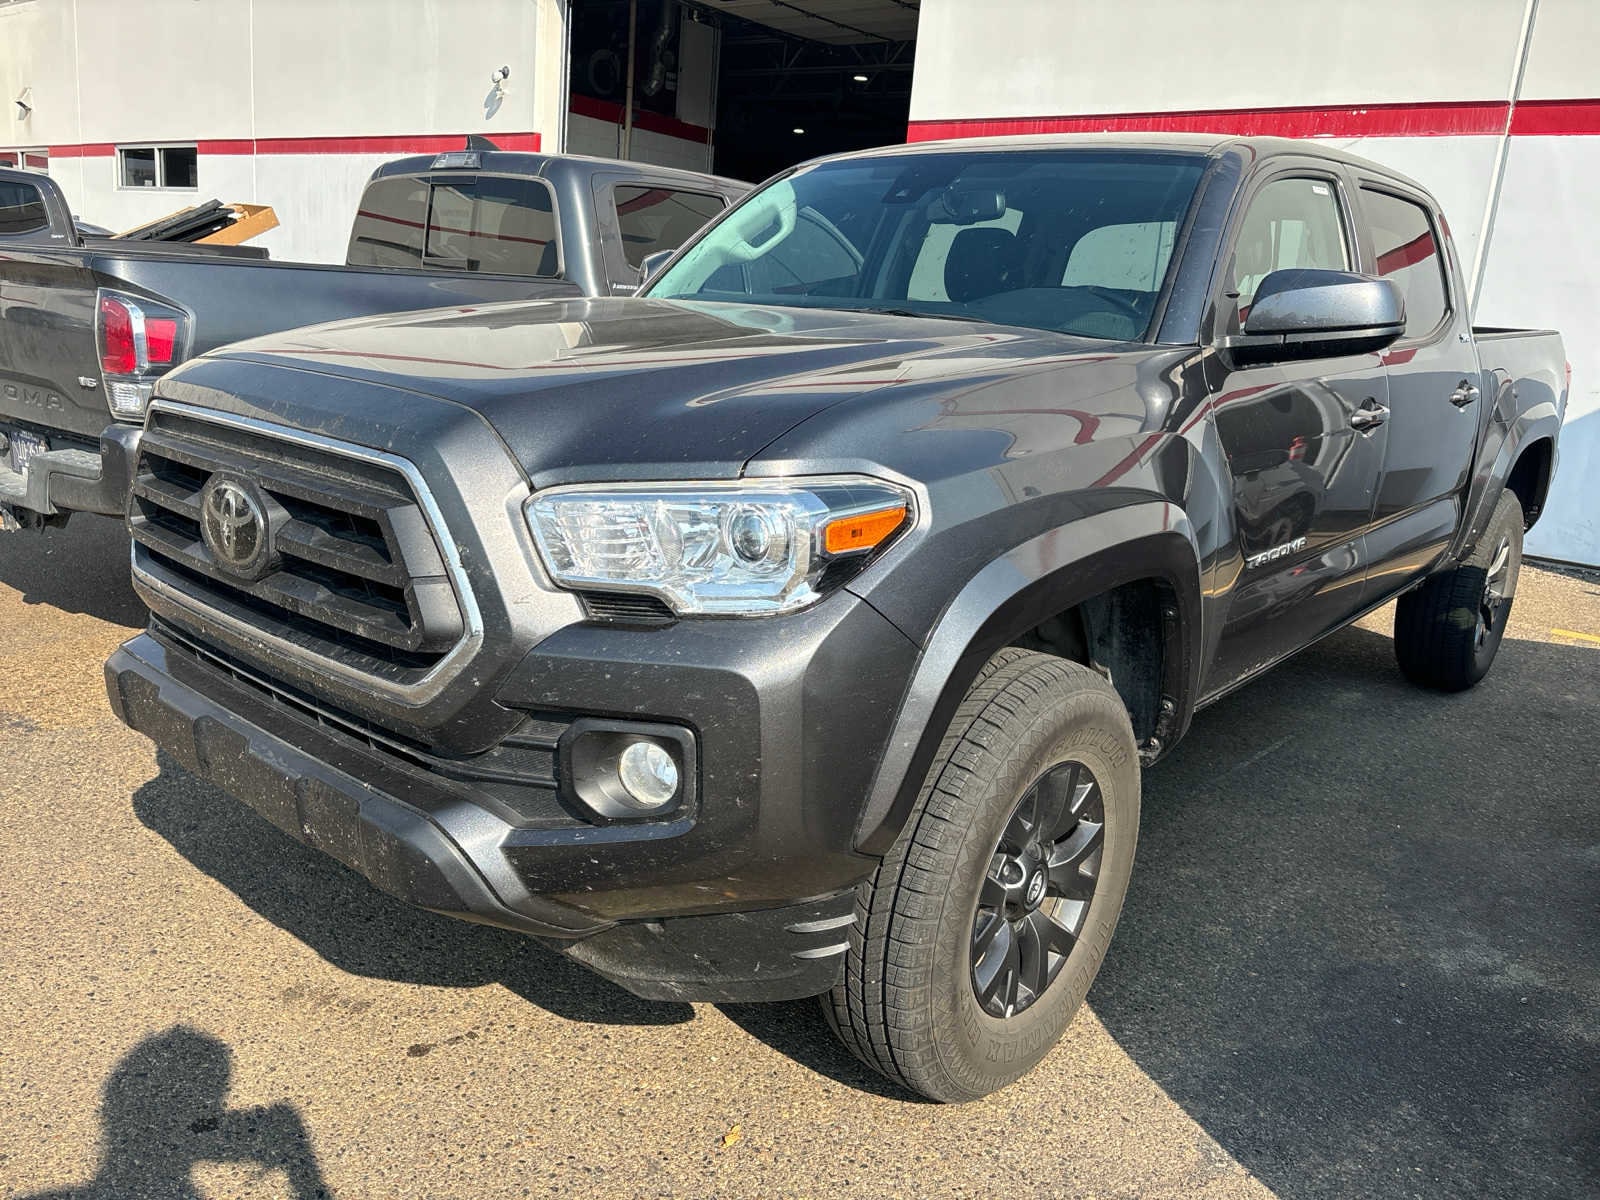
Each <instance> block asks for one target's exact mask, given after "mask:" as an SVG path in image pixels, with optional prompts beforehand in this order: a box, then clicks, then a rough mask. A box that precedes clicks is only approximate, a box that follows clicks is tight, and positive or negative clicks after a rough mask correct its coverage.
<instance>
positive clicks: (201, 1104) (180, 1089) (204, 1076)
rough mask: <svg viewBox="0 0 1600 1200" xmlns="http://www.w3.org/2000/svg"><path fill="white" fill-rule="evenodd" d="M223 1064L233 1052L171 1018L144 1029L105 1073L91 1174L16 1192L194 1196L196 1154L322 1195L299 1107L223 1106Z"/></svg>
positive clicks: (99, 1197)
mask: <svg viewBox="0 0 1600 1200" xmlns="http://www.w3.org/2000/svg"><path fill="white" fill-rule="evenodd" d="M232 1073H233V1052H232V1051H231V1050H229V1048H228V1046H227V1045H226V1044H225V1043H224V1042H222V1041H219V1040H218V1039H217V1038H214V1037H212V1036H210V1035H209V1034H205V1033H201V1032H199V1031H198V1030H195V1029H190V1028H188V1027H186V1026H181V1025H180V1026H175V1027H173V1028H172V1029H169V1030H167V1031H166V1032H164V1033H159V1034H156V1035H154V1036H153V1037H149V1038H146V1039H145V1040H144V1041H142V1042H140V1043H139V1044H138V1045H137V1046H135V1047H134V1048H133V1049H132V1050H130V1051H129V1052H128V1053H127V1054H126V1055H125V1056H124V1057H123V1059H122V1061H121V1062H119V1063H118V1064H117V1065H116V1068H115V1069H114V1070H113V1071H112V1072H111V1075H110V1077H109V1078H108V1079H107V1080H106V1086H105V1093H104V1098H103V1101H102V1104H101V1109H100V1120H101V1124H102V1127H103V1128H102V1134H101V1142H100V1164H99V1168H98V1170H97V1171H96V1172H95V1175H94V1178H93V1179H90V1180H89V1181H88V1182H87V1183H84V1184H81V1185H79V1186H76V1187H69V1188H66V1189H63V1190H59V1191H50V1192H41V1193H36V1194H35V1195H32V1196H29V1197H25V1198H24V1200H131V1198H133V1197H139V1200H190V1198H191V1197H193V1198H194V1200H201V1197H203V1195H204V1193H203V1192H202V1191H201V1190H200V1188H199V1186H198V1184H197V1183H196V1182H195V1180H194V1177H193V1172H194V1168H195V1167H196V1166H197V1165H199V1164H202V1163H240V1164H254V1165H256V1166H257V1167H258V1168H259V1169H260V1173H261V1176H263V1177H265V1176H266V1175H268V1174H270V1173H273V1172H282V1175H283V1177H284V1178H285V1179H286V1180H287V1183H288V1194H289V1195H290V1196H292V1197H294V1200H324V1198H326V1197H329V1196H331V1195H332V1193H331V1192H330V1191H329V1190H328V1185H327V1183H326V1182H325V1181H324V1180H323V1178H322V1170H321V1168H320V1167H319V1166H318V1164H317V1156H316V1152H315V1150H313V1148H312V1145H311V1138H310V1136H309V1135H308V1134H307V1132H306V1127H305V1122H304V1121H302V1120H301V1118H300V1113H299V1111H298V1110H297V1109H296V1108H295V1107H294V1106H293V1105H292V1104H283V1103H280V1104H269V1105H260V1106H256V1107H253V1108H228V1107H227V1106H226V1101H227V1094H228V1082H229V1078H230V1077H231V1075H232Z"/></svg>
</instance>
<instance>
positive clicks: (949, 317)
mask: <svg viewBox="0 0 1600 1200" xmlns="http://www.w3.org/2000/svg"><path fill="white" fill-rule="evenodd" d="M841 307H842V308H843V311H844V312H859V313H880V314H882V315H883V316H885V317H926V318H928V319H929V320H930V321H967V322H970V323H972V324H974V325H992V324H994V322H993V321H991V320H989V318H988V317H973V316H968V315H967V314H966V313H942V312H924V311H923V310H922V309H917V308H867V307H856V306H850V307H843V306H841Z"/></svg>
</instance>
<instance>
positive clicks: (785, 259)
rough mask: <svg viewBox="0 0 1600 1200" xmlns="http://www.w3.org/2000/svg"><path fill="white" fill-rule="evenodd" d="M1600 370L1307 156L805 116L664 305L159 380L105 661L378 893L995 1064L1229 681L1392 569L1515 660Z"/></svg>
mask: <svg viewBox="0 0 1600 1200" xmlns="http://www.w3.org/2000/svg"><path fill="white" fill-rule="evenodd" d="M1567 389H1568V379H1567V372H1566V365H1565V361H1564V356H1563V350H1562V345H1561V340H1560V338H1559V337H1558V335H1556V334H1554V333H1549V332H1532V331H1512V330H1497V331H1479V332H1478V333H1477V334H1474V331H1473V330H1472V328H1471V325H1470V319H1469V315H1468V307H1467V300H1466V296H1465V293H1464V291H1463V288H1462V281H1461V275H1460V269H1459V266H1458V264H1457V261H1456V257H1455V253H1454V250H1453V248H1452V245H1451V241H1450V238H1449V234H1448V228H1447V226H1446V225H1445V223H1444V219H1443V217H1442V216H1441V214H1440V213H1439V210H1438V207H1437V205H1436V204H1435V202H1434V200H1433V199H1432V198H1431V197H1430V196H1429V195H1428V193H1427V192H1426V191H1424V190H1423V189H1422V188H1420V187H1418V186H1417V185H1416V184H1414V183H1412V182H1411V181H1409V180H1407V179H1404V178H1402V177H1400V176H1398V175H1396V174H1394V173H1392V172H1390V171H1388V170H1385V169H1383V168H1380V167H1377V166H1374V165H1372V164H1370V163H1367V162H1364V161H1362V160H1360V159H1357V158H1354V157H1351V156H1348V155H1345V154H1343V153H1341V152H1339V151H1336V150H1332V149H1329V148H1326V147H1325V146H1323V145H1320V144H1306V143H1296V142H1292V141H1276V140H1270V139H1242V140H1241V139H1232V138H1222V137H1209V138H1208V137H1202V136H1199V135H1190V136H1170V137H1167V136H1162V137H1152V138H1145V139H1139V138H1131V137H1107V138H1100V139H1093V138H1091V139H1071V138H1067V139H1062V138H1037V139H1018V140H998V141H973V142H961V143H948V144H924V145H918V146H914V147H897V148H893V149H885V150H881V151H875V152H869V153H863V154H856V155H846V156H841V157H838V158H831V159H825V160H821V161H818V162H816V163H813V164H809V165H806V166H803V167H800V168H798V169H796V170H794V171H792V172H790V173H788V174H786V175H784V176H782V177H779V178H777V179H775V180H773V181H771V182H769V183H768V184H767V185H765V186H764V187H763V188H762V189H761V190H759V191H758V192H756V193H754V194H753V195H752V196H750V197H748V198H747V199H746V200H744V202H743V203H741V204H739V205H737V206H735V207H734V208H732V209H730V210H729V211H728V212H727V213H725V214H724V215H723V216H722V217H721V218H720V219H719V220H718V221H716V222H715V223H714V224H713V225H711V226H710V227H708V228H707V229H706V230H704V231H703V232H702V233H701V234H700V235H699V236H698V237H697V238H696V239H695V240H693V241H692V242H690V243H689V244H688V245H687V246H686V247H685V248H684V249H682V250H681V251H679V252H678V254H677V255H676V256H675V257H674V258H673V260H672V261H671V262H670V263H668V264H666V266H665V267H664V269H662V270H661V271H660V273H659V274H656V275H654V276H653V278H652V280H651V282H650V283H649V284H648V285H647V287H646V289H645V293H644V295H643V296H642V297H641V298H634V299H575V300H571V301H564V302H560V303H555V304H542V305H520V304H498V305H483V306H476V307H474V308H473V310H472V311H453V312H436V313H419V314H413V315H408V316H404V317H397V318H374V319H369V320H361V321H353V322H345V323H340V324H335V325H329V326H325V327H322V328H316V329H303V330H299V331H295V332H292V333H286V334H281V335H278V336H275V337H271V338H265V339H260V340H257V341H254V342H250V343H246V344H242V345H236V346H232V347H229V348H227V349H225V350H221V351H218V352H216V353H213V354H210V355H206V356H204V357H202V358H199V359H197V360H195V361H192V362H190V363H188V364H187V365H186V366H185V367H184V368H183V369H181V370H179V371H177V372H175V373H173V374H172V375H170V376H168V377H166V378H164V379H163V380H162V381H161V382H160V383H159V384H158V385H157V398H156V400H155V403H154V404H153V406H152V407H151V410H150V413H149V417H148V420H147V422H146V425H145V428H144V431H143V434H142V438H141V439H140V440H139V442H138V444H137V446H136V447H131V450H132V452H133V454H134V458H135V461H136V470H135V479H134V484H133V496H134V498H133V501H132V505H131V508H130V529H131V533H132V537H133V541H134V564H133V572H134V581H135V585H136V587H137V589H138V591H139V594H140V595H141V596H142V597H143V598H144V599H145V600H146V601H147V602H148V604H149V606H150V608H151V610H152V618H151V622H150V626H149V628H148V630H147V631H146V632H144V633H142V634H140V635H139V636H137V637H135V638H133V639H132V640H130V641H129V642H127V643H126V644H125V645H124V646H123V647H122V648H121V649H119V650H118V651H117V652H116V653H115V655H114V656H113V657H112V658H111V659H110V661H109V662H108V664H107V667H106V677H107V684H108V688H109V693H110V698H111V703H112V705H113V707H114V708H115V710H116V712H117V714H118V715H119V716H120V717H121V719H122V720H123V721H125V722H126V723H127V724H129V725H130V726H132V727H133V728H135V729H138V730H141V731H143V732H145V733H147V734H149V735H150V736H151V737H152V738H154V739H155V740H156V741H157V742H158V743H159V744H160V745H161V746H162V747H164V748H165V749H166V750H167V751H169V752H170V753H171V755H172V756H174V757H175V758H176V760H177V761H178V762H180V763H181V764H182V765H183V766H184V767H186V768H187V769H188V770H190V771H192V772H195V773H196V774H198V775H200V776H203V777H204V778H206V779H209V780H212V781H214V782H215V783H217V784H218V785H220V786H221V787H222V788H224V789H226V790H227V791H229V792H231V793H233V794H234V795H236V796H238V797H239V798H241V799H242V800H244V801H245V802H246V803H248V804H250V805H252V806H253V807H254V808H255V809H257V810H258V811H260V812H261V813H263V814H264V815H265V816H266V817H268V818H269V819H270V820H271V821H273V822H274V823H276V824H277V825H278V826H279V827H280V828H282V829H283V830H284V831H285V832H286V833H287V834H288V835H289V836H291V837H294V838H298V839H300V840H302V841H304V842H307V843H309V844H310V845H312V846H314V847H317V848H319V849H321V850H323V851H326V852H327V853H328V854H330V855H332V856H334V857H335V858H337V859H339V860H340V861H342V862H344V863H346V864H347V865H349V866H350V867H352V868H353V869H355V870H356V871H358V872H360V873H362V874H363V875H365V876H366V877H367V878H369V879H370V880H371V881H372V882H373V883H375V884H376V885H377V886H379V887H380V888H383V889H385V890H387V891H389V892H392V893H393V894H395V895H398V896H401V897H404V898H406V899H408V900H410V901H412V902H413V903H415V904H418V905H421V906H423V907H425V908H428V909H433V910H436V911H439V912H445V913H453V914H455V915H457V916H459V917H463V918H466V919H468V920H474V921H482V922H488V923H491V924H495V925H500V926H504V927H508V928H511V929H519V930H523V931H525V932H527V933H529V934H531V935H533V936H535V937H538V938H541V939H543V940H544V941H545V942H546V943H548V944H549V945H551V946H554V947H557V948H559V949H561V950H563V951H565V952H566V953H568V954H570V955H571V956H573V957H574V958H576V959H578V960H581V961H582V962H584V963H586V964H587V965H588V966H590V967H592V968H593V969H594V970H595V971H597V972H599V973H600V974H601V975H604V976H606V977H608V978H610V979H612V980H615V981H616V982H618V983H620V984H621V985H622V986H624V987H626V988H629V989H631V990H632V991H634V992H635V993H637V994H639V995H641V996H645V997H654V998H661V999H673V1000H716V1001H739V1000H777V999H786V998H795V997H802V996H808V995H813V994H818V995H821V996H822V997H823V1002H824V1006H825V1009H826V1011H827V1014H828V1017H829V1019H830V1021H832V1023H833V1025H834V1027H835V1029H836V1030H837V1031H838V1033H839V1035H840V1037H841V1038H842V1039H843V1040H844V1041H845V1043H846V1044H847V1045H848V1046H849V1047H850V1048H851V1049H852V1050H854V1051H855V1053H857V1054H858V1055H860V1056H861V1058H862V1059H863V1060H864V1061H865V1062H867V1063H868V1064H870V1065H871V1066H873V1067H874V1068H876V1069H877V1070H879V1071H881V1072H883V1073H884V1074H885V1075H886V1076H888V1077H890V1078H891V1079H894V1080H898V1081H899V1082H901V1083H902V1084H904V1085H905V1086H907V1087H909V1088H912V1089H915V1090H916V1091H918V1092H920V1093H922V1094H924V1095H926V1096H930V1097H933V1098H936V1099H940V1100H963V1099H969V1098H972V1097H976V1096H981V1095H983V1094H985V1093H987V1092H990V1091H992V1090H994V1089H995V1088H997V1087H1000V1086H1003V1085H1005V1084H1006V1083H1008V1082H1010V1081H1012V1080H1014V1079H1016V1078H1018V1077H1020V1076H1021V1075H1022V1074H1023V1073H1024V1072H1026V1071H1027V1070H1029V1069H1030V1068H1031V1067H1032V1066H1033V1065H1034V1064H1035V1063H1037V1062H1038V1061H1039V1059H1040V1058H1041V1057H1042V1056H1043V1055H1044V1054H1045V1052H1046V1051H1047V1050H1048V1049H1049V1047H1050V1046H1051V1045H1052V1044H1053V1043H1054V1042H1055V1041H1056V1039H1057V1038H1058V1037H1059V1036H1060V1034H1061V1032H1062V1030H1063V1029H1064V1028H1065V1026H1066V1024H1067V1022H1068V1020H1069V1019H1070V1018H1071V1016H1072V1013H1073V1012H1074V1011H1075V1009H1076V1008H1077V1007H1078V1005H1079V1003H1080V1002H1081V1001H1082V1000H1083V998H1084V995H1085V993H1086V992H1087V991H1088V988H1089V985H1090V983H1091V982H1092V981H1093V979H1094V977H1095V974H1096V971H1097V970H1098V968H1099V965H1100V963H1101V961H1102V959H1103V958H1104V956H1105V954H1106V952H1107V948H1108V945H1109V943H1110V940H1111V936H1112V930H1113V928H1114V927H1115V925H1116V922H1117V916H1118V913H1119V912H1120V910H1121V907H1122V902H1123V898H1124V895H1125V893H1126V891H1127V888H1128V886H1129V884H1130V881H1131V879H1132V877H1133V858H1134V844H1135V841H1136V839H1137V835H1138V829H1139V803H1140V777H1141V772H1142V771H1143V770H1144V769H1145V768H1147V767H1149V766H1151V765H1152V764H1154V763H1156V762H1157V761H1158V760H1160V759H1161V757H1162V756H1163V755H1164V754H1166V753H1167V752H1168V751H1169V750H1170V749H1171V748H1172V746H1173V744H1174V743H1175V742H1177V740H1178V739H1179V738H1181V737H1182V736H1183V735H1184V733H1185V731H1186V729H1187V728H1188V726H1189V724H1190V719H1191V717H1192V716H1193V714H1194V712H1195V711H1196V709H1198V708H1200V707H1201V706H1203V705H1206V704H1210V703H1211V702H1213V701H1215V700H1216V699H1218V698H1219V697H1221V696H1223V695H1225V694H1226V693H1228V692H1229V691H1231V690H1232V689H1234V688H1237V687H1239V686H1240V685H1242V684H1244V683H1246V682H1247V681H1249V680H1250V679H1252V678H1253V677H1254V676H1256V675H1257V674H1259V673H1260V672H1262V671H1265V670H1267V669H1268V668H1270V667H1271V666H1273V665H1274V664H1275V663H1277V662H1279V661H1281V660H1282V659H1284V658H1285V657H1286V656H1288V655H1291V654H1293V653H1295V652H1296V651H1298V650H1301V649H1303V648H1304V647H1306V646H1308V645H1310V644H1312V643H1314V642H1316V641H1317V640H1318V639H1320V638H1322V637H1323V636H1324V635H1326V634H1328V633H1330V632H1332V631H1334V630H1337V629H1339V628H1340V627H1342V626H1344V625H1347V624H1348V623H1350V622H1351V621H1354V620H1356V619H1357V618H1358V617H1360V616H1362V615H1363V614H1365V613H1368V612H1370V611H1372V610H1373V609H1375V608H1377V607H1379V606H1380V605H1384V604H1386V603H1388V602H1390V601H1392V600H1395V599H1396V598H1398V605H1397V606H1396V610H1395V611H1396V615H1395V629H1394V644H1395V652H1396V656H1397V660H1398V665H1399V669H1400V670H1401V671H1402V672H1403V673H1404V674H1405V675H1406V676H1407V677H1409V678H1410V679H1412V680H1414V681H1415V682H1417V683H1419V684H1421V685H1424V686H1427V687H1431V688H1439V689H1462V688H1466V687H1469V686H1471V685H1473V684H1474V683H1476V682H1477V681H1479V680H1480V679H1482V678H1483V676H1484V675H1485V673H1486V672H1488V670H1489V668H1490V665H1491V663H1492V661H1493V659H1494V657H1495V654H1496V652H1497V650H1498V648H1499V646H1500V642H1501V638H1502V636H1503V634H1504V631H1505V628H1506V620H1507V617H1508V614H1509V612H1510V609H1511V605H1512V601H1513V597H1514V596H1515V593H1516V586H1517V578H1518V570H1519V566H1520V560H1521V548H1522V535H1523V531H1524V530H1525V529H1526V528H1527V527H1528V526H1530V525H1531V524H1532V523H1533V522H1534V521H1536V520H1537V519H1538V517H1539V511H1540V507H1541V505H1542V504H1543V500H1544V496H1545V494H1546V490H1547V489H1548V487H1549V484H1550V478H1551V474H1552V472H1553V471H1554V469H1555V463H1556V440H1557V436H1558V432H1559V430H1560V426H1561V419H1562V415H1563V411H1564V408H1565V404H1566V395H1567ZM1307 786H1308V787H1313V786H1318V785H1317V784H1316V783H1315V782H1313V781H1309V780H1308V781H1307ZM1334 802H1335V800H1334V799H1333V798H1330V803H1334Z"/></svg>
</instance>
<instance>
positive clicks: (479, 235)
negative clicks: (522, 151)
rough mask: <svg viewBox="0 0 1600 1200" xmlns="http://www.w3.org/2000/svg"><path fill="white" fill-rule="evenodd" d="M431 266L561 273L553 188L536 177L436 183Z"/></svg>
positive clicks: (429, 252)
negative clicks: (552, 199)
mask: <svg viewBox="0 0 1600 1200" xmlns="http://www.w3.org/2000/svg"><path fill="white" fill-rule="evenodd" d="M423 265H425V266H450V267H455V268H465V269H466V270H468V271H485V272H489V273H491V274H498V275H539V276H545V277H550V276H554V275H556V274H557V273H558V272H559V270H560V267H559V264H558V262H557V258H556V227H555V212H554V207H553V206H552V204H551V203H550V190H549V189H548V188H547V187H545V185H544V184H543V183H540V182H539V181H538V180H534V179H510V178H495V177H491V176H484V177H480V178H477V179H466V180H463V181H461V182H460V183H455V182H436V183H435V184H434V185H433V197H432V209H431V211H430V213H429V216H428V238H427V247H426V252H425V255H424V259H423Z"/></svg>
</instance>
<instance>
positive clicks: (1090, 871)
mask: <svg viewBox="0 0 1600 1200" xmlns="http://www.w3.org/2000/svg"><path fill="white" fill-rule="evenodd" d="M1104 847H1105V798H1104V797H1103V796H1102V795H1101V792H1100V784H1099V782H1098V781H1097V780H1096V779H1095V777H1094V772H1093V771H1091V770H1090V769H1089V768H1088V767H1087V766H1085V765H1084V764H1083V763H1080V762H1063V763H1058V764H1056V765H1055V766H1053V767H1051V768H1050V769H1049V770H1047V771H1046V772H1045V773H1044V774H1043V775H1041V776H1040V777H1039V778H1038V779H1036V780H1034V782H1033V784H1032V786H1030V787H1029V788H1028V790H1027V791H1026V792H1024V793H1023V795H1022V798H1021V799H1020V800H1018V801H1017V806H1016V808H1015V809H1014V810H1013V811H1012V814H1011V817H1010V819H1009V820H1008V821H1007V822H1006V827H1005V830H1004V832H1003V833H1001V835H1000V842H999V845H997V846H996V847H995V850H994V854H993V855H992V857H991V859H990V863H989V870H988V872H987V874H986V875H985V876H984V880H983V885H982V888H981V889H980V891H979V893H978V910H977V912H976V914H974V917H973V922H972V950H971V957H972V990H973V993H974V995H976V996H977V998H978V1003H979V1004H981V1005H982V1006H983V1009H984V1011H985V1012H987V1013H988V1014H989V1015H990V1016H994V1017H1011V1016H1015V1015H1016V1014H1017V1013H1020V1012H1025V1011H1026V1010H1027V1009H1028V1008H1029V1007H1031V1006H1032V1004H1033V1003H1034V1001H1036V1000H1037V999H1038V998H1039V997H1040V996H1042V995H1043V994H1044V991H1045V989H1046V988H1048V987H1049V986H1050V984H1051V983H1052V982H1053V981H1054V980H1055V978H1056V976H1058V975H1059V974H1060V973H1061V968H1062V966H1063V965H1064V964H1065V963H1066V961H1067V956H1068V955H1069V954H1071V953H1072V948H1073V946H1075V945H1076V944H1077V942H1078V938H1079V936H1080V935H1081V934H1082V932H1083V927H1084V924H1085V923H1086V922H1087V921H1088V919H1089V906H1090V904H1091V903H1092V902H1093V900H1094V890H1095V884H1096V882H1097V881H1098V877H1099V872H1100V857H1101V852H1102V851H1103V849H1104Z"/></svg>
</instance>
